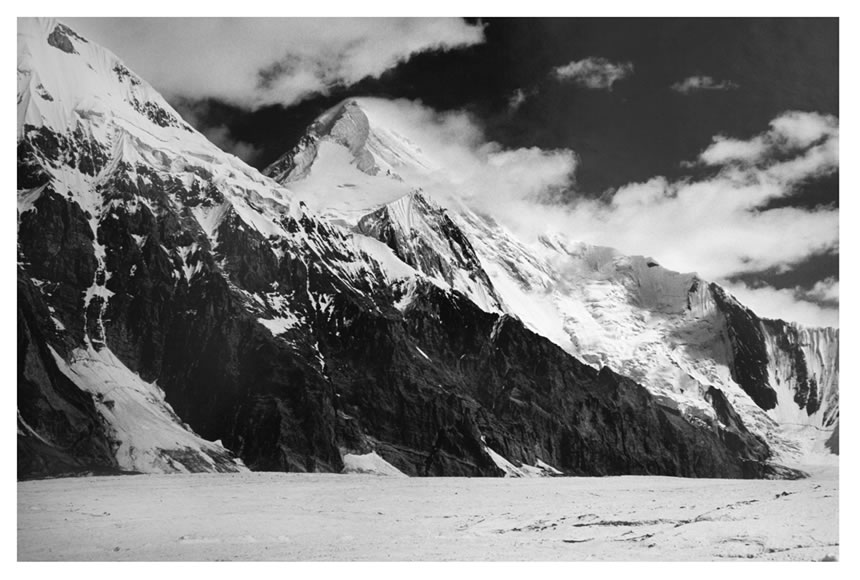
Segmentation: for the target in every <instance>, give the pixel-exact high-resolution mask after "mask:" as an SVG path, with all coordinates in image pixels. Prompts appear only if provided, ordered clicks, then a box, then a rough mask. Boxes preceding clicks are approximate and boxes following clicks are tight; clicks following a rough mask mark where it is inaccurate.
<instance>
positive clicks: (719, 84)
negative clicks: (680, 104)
mask: <svg viewBox="0 0 860 580" xmlns="http://www.w3.org/2000/svg"><path fill="white" fill-rule="evenodd" d="M670 88H671V89H672V90H673V91H675V92H678V93H681V94H683V95H689V94H690V93H695V92H699V91H728V90H731V89H736V88H738V85H737V83H734V82H732V81H717V80H714V78H713V77H709V76H692V77H687V78H685V79H684V80H682V81H678V82H677V83H674V84H673V85H672V86H671V87H670Z"/></svg>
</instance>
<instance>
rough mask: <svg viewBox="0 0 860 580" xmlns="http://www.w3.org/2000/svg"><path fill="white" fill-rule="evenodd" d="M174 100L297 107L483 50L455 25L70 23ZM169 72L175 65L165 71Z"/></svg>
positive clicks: (472, 29) (474, 29) (468, 29)
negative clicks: (440, 55) (442, 53)
mask: <svg viewBox="0 0 860 580" xmlns="http://www.w3.org/2000/svg"><path fill="white" fill-rule="evenodd" d="M65 20H66V21H67V23H68V24H69V25H70V26H71V27H72V28H74V29H75V30H77V31H78V32H79V33H81V34H82V35H84V36H86V37H90V38H92V39H93V40H94V41H97V42H99V43H100V44H102V45H104V46H107V47H108V48H110V49H111V50H112V51H114V52H115V53H116V54H118V55H119V56H120V58H122V59H123V61H125V63H126V64H127V65H128V66H129V67H131V68H132V69H134V70H135V72H137V73H138V74H140V75H141V76H143V77H144V78H145V79H147V80H148V81H150V82H151V83H152V84H153V86H155V87H156V88H157V89H158V90H159V91H161V92H162V93H164V94H165V96H167V97H173V96H176V97H184V98H188V99H203V98H216V99H220V100H222V101H226V102H229V103H231V104H234V105H237V106H241V107H244V108H246V109H256V108H259V107H262V106H265V105H270V104H275V103H278V104H282V105H289V104H292V103H296V102H298V101H300V100H302V99H303V98H305V97H307V96H309V95H311V94H314V93H326V92H328V91H329V90H330V89H331V88H332V87H335V86H338V85H349V84H352V83H355V82H357V81H359V80H361V79H362V78H364V77H368V76H370V77H378V76H379V75H381V74H382V73H383V72H385V71H386V70H388V69H390V68H392V67H394V66H396V65H397V64H398V63H401V62H404V61H407V60H409V58H410V57H411V56H412V55H414V54H418V53H421V52H425V51H431V50H451V49H456V48H462V47H466V46H470V45H474V44H478V43H481V42H483V40H484V32H483V27H482V26H478V25H471V24H467V23H466V22H464V21H463V20H462V19H457V18H321V19H314V18H68V19H65ZM165 63H169V66H165Z"/></svg>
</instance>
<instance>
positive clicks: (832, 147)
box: [699, 111, 839, 179]
mask: <svg viewBox="0 0 860 580" xmlns="http://www.w3.org/2000/svg"><path fill="white" fill-rule="evenodd" d="M816 144H817V146H816V147H815V148H814V149H813V150H812V151H811V152H810V154H809V155H807V156H805V157H808V158H809V159H810V161H811V162H812V163H813V164H814V165H821V166H823V167H830V166H831V165H833V166H835V165H836V164H837V163H838V153H839V151H838V147H839V121H838V119H837V118H836V117H834V116H833V115H821V114H819V113H807V112H801V111H788V112H786V113H783V114H782V115H780V116H779V117H777V118H776V119H774V120H773V121H771V122H770V130H769V131H766V132H764V133H762V134H761V135H756V136H755V137H753V138H751V139H748V140H742V139H732V138H729V137H726V136H723V135H717V136H716V137H714V138H713V140H712V142H711V145H709V146H708V147H707V148H706V149H705V150H704V151H702V153H701V154H700V155H699V161H700V162H702V163H704V164H705V165H726V164H728V163H734V162H737V163H756V164H757V163H761V162H767V160H768V159H770V158H774V157H777V156H785V155H786V154H790V153H795V152H797V151H798V150H803V149H807V148H809V147H810V146H812V145H816ZM818 155H821V156H824V157H827V158H828V159H830V161H831V163H827V162H826V160H825V159H817V160H816V159H813V158H814V157H816V156H818ZM780 170H781V171H788V170H791V167H790V166H783V167H781V168H780ZM796 170H797V171H800V172H804V171H806V170H805V169H803V168H798V169H796ZM784 179H788V177H787V176H786V177H785V178H784Z"/></svg>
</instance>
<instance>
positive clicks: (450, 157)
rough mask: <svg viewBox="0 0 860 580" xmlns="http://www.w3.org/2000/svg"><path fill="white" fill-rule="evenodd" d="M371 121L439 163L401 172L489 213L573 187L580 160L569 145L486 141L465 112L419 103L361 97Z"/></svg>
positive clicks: (411, 180) (544, 200) (545, 198)
mask: <svg viewBox="0 0 860 580" xmlns="http://www.w3.org/2000/svg"><path fill="white" fill-rule="evenodd" d="M360 101H361V106H362V108H363V109H364V110H365V111H367V113H368V116H369V117H370V118H371V122H372V123H375V124H379V125H380V126H383V127H385V128H386V129H388V130H390V131H393V132H395V133H396V134H398V135H402V136H404V137H406V138H407V139H408V140H409V141H410V142H412V143H413V144H414V145H415V146H417V147H418V148H419V149H420V150H421V151H422V153H423V154H424V156H426V158H427V159H430V160H432V161H433V163H434V164H435V167H433V168H430V169H429V171H428V170H425V169H422V170H420V171H416V172H415V173H409V169H407V168H405V167H404V168H398V172H399V173H401V174H402V177H404V179H406V180H407V182H409V183H420V184H422V187H423V188H424V189H425V190H426V191H428V192H429V193H431V194H432V195H434V196H436V197H438V198H450V197H451V196H454V197H456V198H457V199H459V200H461V201H466V202H468V203H469V204H470V205H472V206H474V207H476V208H478V209H481V210H482V211H486V212H487V213H491V214H492V213H498V214H502V213H505V212H506V211H507V208H511V207H514V206H518V205H519V204H521V203H522V204H529V206H532V205H533V206H535V207H537V206H539V205H540V204H541V203H547V202H549V201H550V200H552V199H555V198H556V197H557V196H558V195H559V193H560V192H561V191H562V190H564V189H566V188H568V187H570V184H571V180H572V178H573V174H574V171H575V168H576V164H577V157H576V155H575V154H574V153H573V152H572V151H570V150H567V149H562V150H544V149H540V148H538V147H523V148H517V149H506V148H504V147H502V146H501V145H499V144H498V143H495V142H492V141H488V140H487V138H486V136H485V135H484V132H483V130H482V128H481V126H480V124H479V123H478V122H477V121H476V119H475V118H474V117H473V116H472V115H470V114H469V113H466V112H463V111H450V112H442V113H440V112H437V111H434V110H432V109H430V108H428V107H425V106H423V105H422V104H421V103H417V102H412V101H407V100H396V101H389V100H383V99H372V98H362V99H360Z"/></svg>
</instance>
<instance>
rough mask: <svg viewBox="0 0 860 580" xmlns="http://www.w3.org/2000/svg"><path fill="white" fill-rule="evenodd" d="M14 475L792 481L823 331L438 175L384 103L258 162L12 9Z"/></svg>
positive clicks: (810, 459)
mask: <svg viewBox="0 0 860 580" xmlns="http://www.w3.org/2000/svg"><path fill="white" fill-rule="evenodd" d="M17 78H18V95H17V97H18V99H17V102H18V105H17V114H18V127H17V129H18V133H17V164H18V193H17V199H18V207H17V224H18V247H17V256H18V264H17V285H18V300H17V310H18V316H17V324H18V370H17V374H18V395H17V405H18V415H17V416H18V475H19V478H27V477H40V476H47V475H58V474H73V473H120V472H210V471H213V472H230V471H242V470H246V469H252V470H281V471H302V472H306V471H333V472H340V471H369V472H377V473H389V474H392V473H393V474H398V473H403V474H406V475H411V476H428V475H457V476H502V475H506V476H539V475H559V474H568V475H607V474H660V475H674V476H688V477H799V476H802V475H803V472H802V468H803V466H804V465H809V464H812V463H821V462H834V461H836V459H837V455H838V423H839V395H838V382H839V356H838V345H839V331H838V329H833V328H805V327H801V326H799V325H797V324H793V323H787V322H783V321H779V320H769V319H763V318H760V317H759V316H757V315H756V314H755V313H754V312H753V311H752V310H750V309H749V308H747V307H745V306H744V305H743V304H741V303H740V302H738V301H737V300H736V299H735V298H734V297H733V296H731V295H730V294H729V293H728V292H727V291H726V290H724V289H723V288H722V287H720V286H719V285H717V284H714V283H712V282H708V281H706V280H703V279H701V278H700V277H699V276H698V275H696V274H692V273H690V274H684V273H677V272H673V271H671V270H668V269H666V268H664V267H662V266H661V265H659V264H658V263H657V262H656V261H654V260H653V259H651V258H648V257H641V256H626V255H622V254H621V253H619V252H617V251H615V250H613V249H611V248H605V247H597V246H590V245H587V244H583V243H579V242H577V241H575V240H573V239H570V238H569V237H568V236H566V235H563V234H559V233H552V234H550V233H547V234H546V235H542V236H540V237H539V238H538V239H537V240H526V239H521V238H520V237H518V236H517V235H515V234H514V233H513V232H512V231H511V230H509V229H507V228H506V227H505V225H504V224H503V223H500V222H499V221H497V220H496V219H494V218H493V217H492V216H490V215H487V213H486V212H485V211H482V210H481V209H479V208H477V207H473V206H471V205H470V203H469V200H468V198H467V197H464V196H461V195H458V184H457V181H456V179H453V178H452V177H451V175H450V172H448V170H447V168H446V166H445V162H444V160H442V159H435V158H433V156H432V154H430V153H428V152H425V151H423V150H422V148H421V147H419V146H418V145H416V143H415V140H414V139H410V136H409V135H403V134H402V133H401V132H400V131H399V130H398V126H397V124H396V123H394V122H392V119H391V118H390V107H387V106H386V103H385V102H384V101H380V100H378V99H349V100H347V101H344V102H342V103H340V104H338V105H337V106H336V107H334V108H332V109H331V110H329V111H327V112H325V113H324V114H323V115H321V116H320V117H319V118H318V119H317V120H316V121H315V122H314V123H313V124H312V125H311V126H310V127H309V128H308V130H307V132H306V134H305V136H304V137H303V138H302V139H301V140H300V141H299V142H298V143H297V144H296V146H295V147H294V148H293V149H291V150H290V151H288V152H285V154H284V155H283V156H282V157H281V158H280V159H278V160H277V161H276V162H275V163H273V164H272V165H271V166H269V167H268V168H266V169H265V170H264V171H263V172H260V171H258V170H256V169H254V168H252V167H250V166H248V165H247V164H245V163H244V162H242V161H241V160H240V159H238V158H237V157H235V156H233V155H230V154H228V153H225V152H223V151H221V150H220V149H219V148H218V147H216V146H215V145H213V144H212V143H211V142H209V141H208V140H207V139H206V138H205V137H204V136H203V135H202V134H201V133H199V132H198V131H197V130H195V129H194V128H193V127H192V126H191V125H189V124H188V123H187V122H186V121H184V120H183V119H182V117H181V115H180V114H179V113H178V112H177V111H176V110H175V109H174V108H172V107H171V106H170V104H169V103H168V102H167V101H166V100H165V99H164V98H163V97H162V96H161V95H160V94H159V93H158V92H157V91H156V90H155V89H153V88H152V87H151V86H150V85H149V84H148V83H147V82H146V80H144V79H142V78H140V77H139V76H138V75H136V74H135V73H134V72H133V71H131V70H130V69H129V68H127V67H126V66H125V65H124V64H123V63H122V61H121V60H120V59H119V58H117V57H116V56H115V55H113V54H112V53H110V52H109V51H107V50H106V49H104V48H102V47H99V46H97V45H95V44H94V43H92V42H89V41H88V40H86V39H85V38H83V37H81V36H80V35H78V34H77V33H75V32H74V31H73V30H71V29H70V28H69V27H67V26H65V25H64V24H62V23H60V22H58V21H55V20H50V19H39V20H35V19H33V20H31V19H21V20H19V22H18V67H17Z"/></svg>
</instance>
